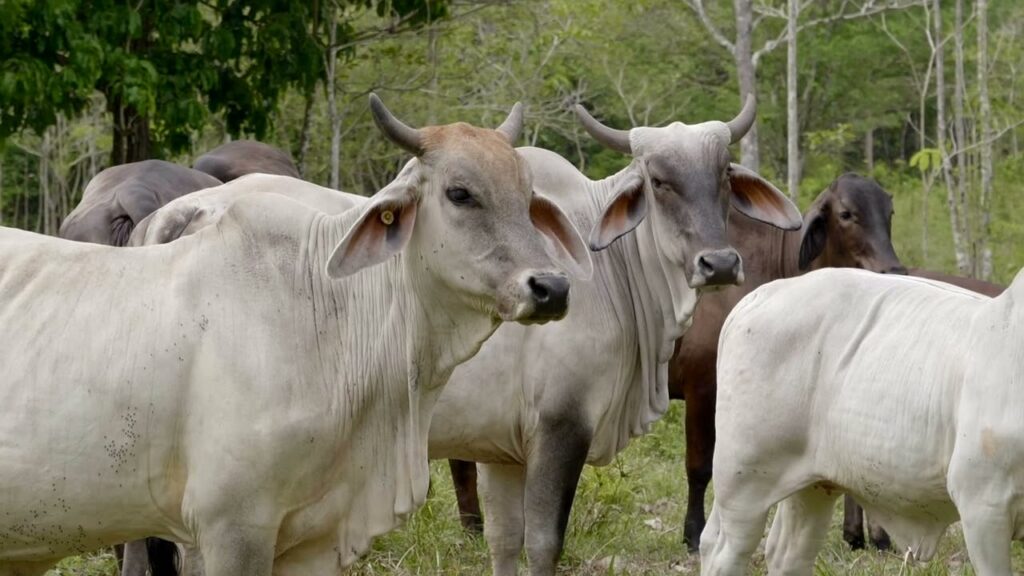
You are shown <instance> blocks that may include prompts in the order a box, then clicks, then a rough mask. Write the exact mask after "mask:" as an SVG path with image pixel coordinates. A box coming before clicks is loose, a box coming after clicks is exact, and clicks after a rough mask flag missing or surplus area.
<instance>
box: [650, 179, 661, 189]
mask: <svg viewBox="0 0 1024 576" xmlns="http://www.w3.org/2000/svg"><path fill="white" fill-rule="evenodd" d="M662 184H663V182H662V181H661V180H658V179H657V178H651V186H652V187H654V188H661V185H662Z"/></svg>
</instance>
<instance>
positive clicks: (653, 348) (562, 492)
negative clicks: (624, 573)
mask: <svg viewBox="0 0 1024 576" xmlns="http://www.w3.org/2000/svg"><path fill="white" fill-rule="evenodd" d="M578 112H579V114H580V117H581V119H582V121H583V123H584V126H585V127H586V128H587V130H588V132H590V133H591V135H593V136H594V137H595V138H597V139H598V140H599V141H601V142H603V143H604V144H606V145H608V146H610V147H612V148H614V149H616V150H619V151H622V152H625V153H628V154H631V155H632V156H633V162H632V163H631V164H630V165H629V166H628V167H626V168H625V169H623V170H622V171H620V172H619V173H617V174H615V175H613V176H611V177H609V178H606V179H604V180H600V181H592V180H589V179H588V178H586V177H585V176H583V175H582V174H580V172H579V171H578V170H576V168H574V167H573V166H572V165H571V164H569V163H568V162H567V161H566V160H564V159H563V158H561V157H560V156H558V155H556V154H554V153H552V152H548V151H545V150H541V149H536V148H524V149H521V151H520V154H521V155H522V157H523V158H525V159H526V161H527V162H528V163H529V165H530V167H531V169H532V171H533V174H534V189H535V190H537V191H538V192H541V193H544V194H546V195H549V196H551V197H552V198H554V199H555V201H556V202H557V203H558V205H559V206H560V207H561V208H562V209H563V210H565V211H566V212H567V213H568V214H569V216H570V218H571V219H572V220H573V222H574V223H575V224H576V226H577V227H578V228H580V229H581V230H587V229H592V230H593V232H592V233H591V235H590V246H591V248H592V249H594V250H602V252H600V253H599V254H595V257H594V277H593V280H592V281H590V282H577V283H576V285H575V286H574V288H573V290H574V293H573V302H572V306H571V307H570V309H569V315H568V317H567V318H566V319H565V320H564V321H562V322H561V323H559V324H557V325H556V324H552V325H550V326H529V327H527V326H506V327H502V328H500V329H499V330H498V331H497V333H496V334H495V335H494V337H493V338H492V339H491V340H490V341H488V342H487V343H486V344H485V345H484V346H483V348H482V349H481V351H480V354H478V355H477V356H476V357H474V358H473V359H472V360H470V361H469V362H467V363H466V364H464V365H462V366H460V367H458V368H457V369H456V370H455V373H454V374H453V375H452V379H451V381H450V383H449V386H448V388H447V389H446V390H445V392H444V394H442V396H441V399H440V400H439V401H438V405H437V410H436V412H435V417H434V421H433V424H432V425H431V429H430V457H431V458H456V459H459V460H469V461H476V462H479V463H480V466H479V469H480V476H481V493H482V496H483V498H484V505H485V513H486V515H487V522H486V523H485V528H484V532H485V536H486V538H487V541H488V545H489V546H490V550H491V558H492V564H493V568H494V574H495V575H496V576H509V575H512V574H515V573H516V572H517V563H518V559H519V555H520V552H521V550H522V548H523V545H524V542H525V545H526V553H527V557H528V559H529V566H530V573H531V574H534V575H538V576H541V575H542V576H550V575H551V574H553V573H554V571H555V566H556V563H557V559H558V556H559V554H560V553H561V550H562V545H563V539H564V535H565V529H566V525H567V522H568V519H569V512H570V508H571V506H572V501H573V497H574V494H575V490H576V484H577V481H578V480H579V476H580V472H581V471H582V468H583V465H584V463H590V464H597V465H601V464H607V463H608V462H610V461H611V460H612V458H613V457H614V456H615V454H616V453H618V452H619V451H620V450H622V449H623V448H625V446H626V444H627V443H628V441H629V439H630V438H631V437H634V436H637V435H640V434H643V433H645V432H646V431H647V430H648V429H649V427H650V425H651V424H652V423H653V422H654V421H655V420H657V419H658V418H659V417H660V416H661V415H662V414H663V413H664V411H665V410H666V409H667V407H668V401H669V398H668V388H667V363H668V361H669V359H670V358H671V357H672V351H673V347H674V343H675V340H676V339H677V338H679V336H680V335H682V333H683V331H684V330H685V329H686V328H687V326H688V325H689V323H690V317H691V315H692V313H693V310H694V306H695V305H696V303H697V298H698V291H697V289H698V288H701V287H705V286H714V285H721V284H732V283H737V282H740V281H741V280H742V266H741V262H740V258H739V255H738V254H737V253H736V251H735V250H734V249H733V248H732V247H731V246H729V244H728V242H727V240H726V236H725V217H726V213H727V210H728V208H729V205H730V203H731V204H732V206H734V207H736V208H737V209H738V210H740V211H741V212H743V213H744V214H747V215H748V216H751V217H753V218H755V219H757V220H760V221H763V222H768V223H770V224H773V225H775V226H779V227H782V228H785V229H790V230H792V229H796V228H799V227H800V225H801V217H800V212H799V211H798V210H797V209H796V207H795V206H793V204H792V203H791V202H789V200H787V199H786V197H785V196H784V195H783V194H782V193H780V192H779V191H778V190H776V189H775V188H774V187H773V186H772V185H771V184H769V183H768V182H767V181H765V180H764V179H762V178H761V177H759V176H758V175H757V174H754V173H753V172H751V171H749V170H747V169H745V168H743V167H741V166H738V165H736V164H731V163H730V156H729V150H728V146H729V145H730V143H732V142H736V141H737V140H739V139H740V138H741V137H742V136H743V134H744V133H746V131H747V130H748V129H749V127H750V125H751V124H752V123H753V122H754V116H755V108H754V102H753V100H752V99H751V100H748V101H747V103H746V106H744V109H743V111H742V112H741V113H740V114H739V116H737V117H736V118H735V119H733V120H731V121H730V122H728V123H725V122H704V123H701V124H695V125H686V124H682V123H679V122H676V123H673V124H671V125H669V126H666V127H663V128H646V127H641V128H633V129H632V130H629V131H620V130H613V129H610V128H607V127H605V126H603V125H601V124H599V123H598V122H597V121H596V120H594V119H593V118H591V117H590V115H589V114H587V113H586V111H584V110H583V109H582V108H579V109H578ZM616 239H618V240H617V241H616Z"/></svg>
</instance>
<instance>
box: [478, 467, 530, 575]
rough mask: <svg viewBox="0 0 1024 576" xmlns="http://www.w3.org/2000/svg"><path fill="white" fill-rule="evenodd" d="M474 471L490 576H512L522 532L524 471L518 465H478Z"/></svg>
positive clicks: (521, 541)
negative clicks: (481, 504) (483, 511)
mask: <svg viewBox="0 0 1024 576" xmlns="http://www.w3.org/2000/svg"><path fill="white" fill-rule="evenodd" d="M478 470H479V472H480V492H481V494H482V495H483V498H484V508H485V509H486V510H487V522H486V523H485V524H484V538H485V539H486V540H487V547H488V548H489V549H490V552H491V567H492V570H493V572H494V576H515V574H516V572H517V569H518V564H519V554H520V552H522V550H523V534H524V531H525V525H524V522H525V520H524V516H523V497H524V493H525V490H526V468H525V467H524V466H521V465H519V464H480V465H479V468H478Z"/></svg>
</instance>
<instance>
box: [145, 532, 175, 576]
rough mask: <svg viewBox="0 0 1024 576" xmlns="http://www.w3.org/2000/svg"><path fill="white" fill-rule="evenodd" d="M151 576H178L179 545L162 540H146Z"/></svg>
mask: <svg viewBox="0 0 1024 576" xmlns="http://www.w3.org/2000/svg"><path fill="white" fill-rule="evenodd" d="M146 553H147V554H148V556H149V569H150V574H151V576H178V545H177V544H175V543H174V542H170V541H168V540H162V539H160V538H146Z"/></svg>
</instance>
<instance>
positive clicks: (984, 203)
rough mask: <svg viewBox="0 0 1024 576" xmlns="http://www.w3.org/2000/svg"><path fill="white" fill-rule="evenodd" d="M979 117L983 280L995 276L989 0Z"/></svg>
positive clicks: (983, 7)
mask: <svg viewBox="0 0 1024 576" xmlns="http://www.w3.org/2000/svg"><path fill="white" fill-rule="evenodd" d="M977 26H978V106H979V111H978V120H979V122H980V123H981V135H980V137H979V138H978V139H979V140H980V142H981V229H980V231H979V233H978V247H979V248H980V250H981V279H982V280H991V279H992V247H991V246H990V245H989V243H988V242H989V235H990V233H991V231H992V104H991V102H989V97H988V0H978V24H977Z"/></svg>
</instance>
